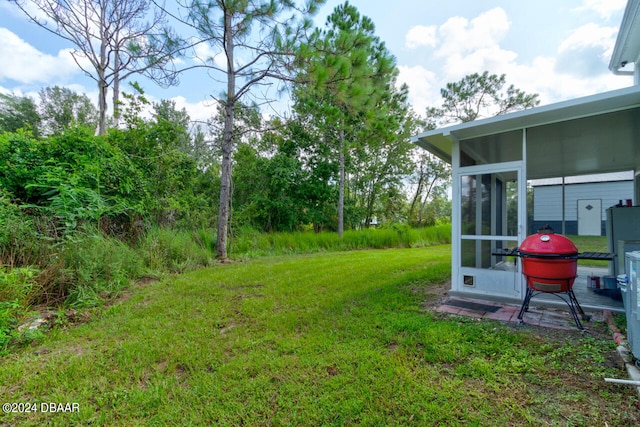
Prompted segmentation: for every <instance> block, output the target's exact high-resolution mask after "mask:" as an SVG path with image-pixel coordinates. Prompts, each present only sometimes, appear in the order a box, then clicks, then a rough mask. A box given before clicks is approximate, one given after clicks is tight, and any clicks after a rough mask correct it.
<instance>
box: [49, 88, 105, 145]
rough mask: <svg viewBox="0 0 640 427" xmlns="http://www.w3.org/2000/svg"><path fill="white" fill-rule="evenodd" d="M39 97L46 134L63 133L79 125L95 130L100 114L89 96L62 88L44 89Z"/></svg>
mask: <svg viewBox="0 0 640 427" xmlns="http://www.w3.org/2000/svg"><path fill="white" fill-rule="evenodd" d="M39 95H40V111H41V112H40V116H41V118H42V128H43V133H44V134H55V133H61V132H63V131H65V130H66V129H68V128H70V127H72V126H77V125H80V126H86V127H88V128H90V129H95V127H96V125H97V123H98V112H97V110H96V108H95V106H94V105H93V104H92V103H91V101H90V100H89V98H88V97H87V95H85V94H82V95H78V94H77V93H76V92H74V91H72V90H71V89H69V88H65V87H60V86H54V87H47V88H44V89H42V90H41V91H40V93H39Z"/></svg>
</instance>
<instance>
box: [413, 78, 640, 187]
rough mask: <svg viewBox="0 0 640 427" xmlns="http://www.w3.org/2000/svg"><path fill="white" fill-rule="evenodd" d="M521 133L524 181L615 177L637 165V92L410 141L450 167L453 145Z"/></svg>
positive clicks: (455, 128) (639, 157)
mask: <svg viewBox="0 0 640 427" xmlns="http://www.w3.org/2000/svg"><path fill="white" fill-rule="evenodd" d="M520 129H526V130H527V153H526V159H527V178H528V179H540V178H551V177H563V176H573V175H585V174H594V173H604V172H619V171H625V170H635V169H638V165H639V164H640V87H638V86H632V87H629V88H625V89H619V90H615V91H611V92H605V93H600V94H597V95H592V96H587V97H583V98H577V99H572V100H569V101H564V102H559V103H556V104H550V105H545V106H542V107H536V108H531V109H528V110H523V111H518V112H515V113H510V114H505V115H502V116H496V117H491V118H488V119H483V120H476V121H473V122H466V123H460V124H457V125H453V126H448V127H444V128H439V129H435V130H432V131H428V132H424V133H421V134H419V135H416V136H414V137H412V141H413V142H415V143H416V144H418V145H419V146H421V147H423V148H425V149H427V150H429V151H430V152H432V153H433V154H435V155H436V156H438V157H440V158H441V159H443V160H445V161H447V162H449V163H451V154H452V148H453V141H454V140H459V141H463V140H466V139H472V138H480V137H487V136H492V135H499V134H503V133H505V132H509V131H514V130H520Z"/></svg>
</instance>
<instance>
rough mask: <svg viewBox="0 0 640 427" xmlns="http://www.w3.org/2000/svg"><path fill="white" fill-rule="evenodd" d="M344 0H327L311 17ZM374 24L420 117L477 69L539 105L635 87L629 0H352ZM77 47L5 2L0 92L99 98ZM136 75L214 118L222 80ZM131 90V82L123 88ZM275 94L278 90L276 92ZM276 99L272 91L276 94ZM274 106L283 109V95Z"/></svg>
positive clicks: (0, 7)
mask: <svg viewBox="0 0 640 427" xmlns="http://www.w3.org/2000/svg"><path fill="white" fill-rule="evenodd" d="M342 3H344V0H342V1H339V0H329V1H327V2H326V3H325V5H324V6H322V7H321V8H320V10H319V13H318V15H316V17H315V18H314V22H315V24H316V25H317V26H320V27H322V26H324V24H325V21H326V17H327V16H328V15H330V14H331V12H332V11H333V10H334V8H335V7H336V6H337V5H339V4H342ZM350 4H352V5H353V6H355V7H356V8H358V10H359V11H360V13H361V14H362V15H365V16H368V17H369V18H371V19H372V20H373V22H374V23H375V26H376V34H377V35H378V36H379V37H380V39H381V40H382V41H384V42H385V44H386V46H387V48H388V49H389V51H390V52H391V54H392V55H394V56H395V58H396V63H397V66H398V70H399V78H398V80H399V82H400V83H406V84H407V85H408V86H409V102H410V104H411V105H412V107H413V109H414V110H415V111H416V112H417V113H418V114H421V115H424V112H425V110H426V108H427V107H433V106H437V105H439V104H440V99H441V98H440V89H441V88H442V87H444V86H445V85H446V84H447V83H449V82H456V81H459V80H460V79H462V78H463V77H464V76H466V75H468V74H472V73H482V72H484V71H489V72H490V73H492V74H498V75H501V74H505V75H506V80H507V84H508V85H510V84H513V85H514V86H515V87H516V88H519V89H522V90H524V91H525V92H527V93H537V94H539V95H540V100H541V105H546V104H551V103H554V102H559V101H564V100H567V99H573V98H578V97H582V96H588V95H593V94H596V93H601V92H606V91H609V90H614V89H619V88H623V87H628V86H631V85H632V84H633V78H632V77H629V76H615V75H613V74H612V73H611V72H610V71H609V69H608V64H609V60H610V58H611V54H612V51H613V47H614V45H615V41H616V37H617V33H618V29H619V27H620V23H621V21H622V16H623V13H624V8H625V6H626V0H562V1H558V0H536V1H522V0H448V1H435V0H395V1H392V2H389V1H382V0H351V1H350ZM72 49H73V46H72V45H71V44H69V43H68V42H66V41H65V40H63V39H61V38H59V37H56V36H55V35H52V34H51V33H49V32H47V31H45V30H43V29H40V28H38V27H37V26H36V25H34V24H31V23H29V22H27V20H26V18H25V17H24V16H23V15H22V12H20V11H19V10H18V9H17V8H16V7H15V6H14V5H11V4H10V2H8V1H7V0H0V64H2V65H1V66H0V92H2V93H14V94H16V95H20V96H31V97H32V98H33V99H34V100H37V99H38V95H37V93H38V91H39V90H41V89H42V88H44V87H48V86H55V85H58V86H64V87H69V88H71V89H73V90H75V91H76V92H78V93H86V94H87V95H88V96H89V97H90V98H91V99H92V100H94V102H95V100H97V87H96V84H95V82H94V81H93V80H91V79H89V78H88V77H87V76H85V75H84V74H83V72H82V71H81V70H80V69H79V68H78V67H77V65H76V64H75V63H74V61H73V59H72V57H71V54H70V52H71V50H72ZM136 80H139V81H140V83H141V85H142V87H143V88H144V90H145V92H146V95H147V96H148V98H150V99H151V100H152V101H155V102H157V101H159V100H161V99H173V100H174V101H175V102H176V105H177V107H178V108H183V107H184V108H186V109H187V111H188V112H189V114H190V115H191V118H192V119H194V120H206V119H207V118H208V117H211V116H212V115H213V113H214V111H215V107H214V106H213V103H212V102H211V94H213V93H218V91H219V89H218V88H217V83H216V82H215V81H214V80H212V79H211V77H210V76H207V75H206V74H196V73H191V74H189V75H186V76H183V77H182V78H181V79H180V80H181V81H180V84H179V85H178V86H175V87H171V88H168V89H163V88H160V87H159V86H157V85H155V84H153V83H152V82H150V81H144V80H143V79H140V78H136ZM123 86H124V89H125V90H126V85H123ZM271 94H272V95H274V92H272V93H271ZM274 96H275V95H274ZM276 105H279V107H277V108H278V109H279V110H282V109H283V108H284V109H286V97H284V98H281V99H280V101H279V103H278V104H276Z"/></svg>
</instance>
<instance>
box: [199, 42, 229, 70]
mask: <svg viewBox="0 0 640 427" xmlns="http://www.w3.org/2000/svg"><path fill="white" fill-rule="evenodd" d="M193 50H194V55H195V57H196V58H197V59H199V60H201V61H203V62H205V63H207V64H209V65H214V66H216V67H218V68H220V69H221V70H226V69H227V58H226V57H225V55H224V54H223V52H220V51H216V50H214V49H212V48H211V45H209V44H208V43H198V44H197V45H196V46H195V47H194V48H193Z"/></svg>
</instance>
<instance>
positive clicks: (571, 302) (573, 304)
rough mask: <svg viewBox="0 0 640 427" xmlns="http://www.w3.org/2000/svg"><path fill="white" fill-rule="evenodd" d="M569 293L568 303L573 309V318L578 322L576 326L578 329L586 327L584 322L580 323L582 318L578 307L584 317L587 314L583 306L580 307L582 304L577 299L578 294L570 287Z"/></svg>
mask: <svg viewBox="0 0 640 427" xmlns="http://www.w3.org/2000/svg"><path fill="white" fill-rule="evenodd" d="M567 295H568V296H569V300H568V301H567V305H568V306H569V308H570V309H571V315H573V320H574V321H575V322H576V326H577V327H578V329H584V328H583V327H582V323H580V319H579V318H578V313H576V309H577V310H578V311H579V312H580V314H581V315H582V317H583V318H584V316H585V314H584V311H583V310H582V307H580V304H578V300H577V299H576V296H575V294H574V293H573V289H569V291H568V292H567Z"/></svg>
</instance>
